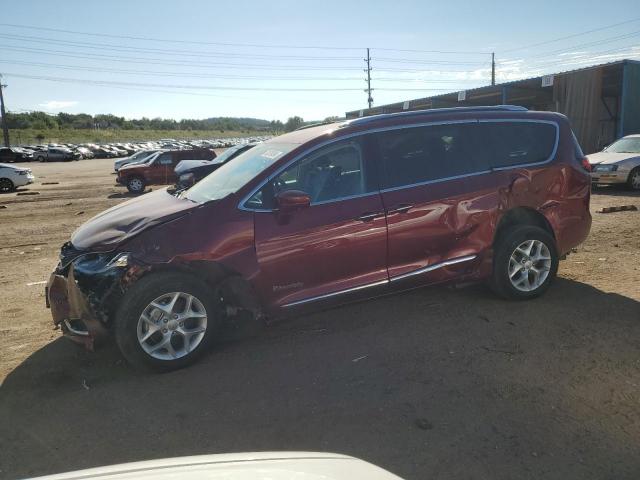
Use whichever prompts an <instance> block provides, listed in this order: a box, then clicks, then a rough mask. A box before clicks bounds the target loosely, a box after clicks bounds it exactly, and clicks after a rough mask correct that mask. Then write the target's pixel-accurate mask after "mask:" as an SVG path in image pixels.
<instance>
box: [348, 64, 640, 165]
mask: <svg viewBox="0 0 640 480" xmlns="http://www.w3.org/2000/svg"><path fill="white" fill-rule="evenodd" d="M500 104H510V105H521V106H523V107H526V108H528V109H530V110H547V111H554V112H560V113H563V114H565V115H566V116H567V117H568V118H569V120H570V121H571V124H572V126H573V130H574V132H575V133H576V136H577V137H578V140H579V141H580V145H582V148H583V150H584V151H585V153H592V152H595V151H598V150H601V149H602V148H603V147H604V146H606V145H608V144H610V143H611V142H613V141H614V140H615V139H617V138H620V137H622V136H624V135H629V134H631V133H640V61H635V60H620V61H617V62H612V63H607V64H603V65H596V66H593V67H588V68H582V69H580V70H572V71H568V72H562V73H556V74H553V75H544V76H542V77H534V78H528V79H525V80H517V81H513V82H507V83H501V84H498V85H490V86H487V87H480V88H474V89H470V90H463V91H460V92H452V93H445V94H443V95H435V96H433V97H426V98H418V99H415V100H407V101H405V102H399V103H392V104H389V105H382V106H379V107H374V108H370V109H364V110H355V111H352V112H347V113H346V117H347V119H349V118H357V117H361V116H368V115H376V114H380V113H394V112H402V111H405V110H423V109H430V108H444V107H466V106H477V105H500Z"/></svg>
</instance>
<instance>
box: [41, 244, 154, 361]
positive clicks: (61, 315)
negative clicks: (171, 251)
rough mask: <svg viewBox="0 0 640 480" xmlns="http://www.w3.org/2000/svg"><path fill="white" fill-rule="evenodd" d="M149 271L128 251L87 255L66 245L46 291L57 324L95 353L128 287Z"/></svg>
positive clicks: (69, 335) (48, 303) (65, 333)
mask: <svg viewBox="0 0 640 480" xmlns="http://www.w3.org/2000/svg"><path fill="white" fill-rule="evenodd" d="M145 270H146V266H145V265H143V264H142V263H141V262H138V261H136V260H135V259H134V258H133V257H132V255H131V254H129V253H127V252H118V251H111V252H87V251H83V250H79V249H76V248H75V247H74V246H73V245H72V244H71V243H70V242H67V243H65V244H64V245H63V247H62V250H61V253H60V262H59V263H58V266H57V267H56V269H55V271H54V272H53V273H52V274H51V277H50V278H49V282H48V283H47V286H46V288H45V297H46V302H47V307H48V308H50V309H51V314H52V316H53V323H54V325H56V326H57V327H59V328H60V329H61V330H62V332H63V334H64V335H65V336H67V337H69V338H70V339H72V340H74V341H75V342H77V343H80V344H82V345H84V346H85V347H86V348H87V349H89V350H93V346H94V342H95V341H96V339H99V338H101V337H103V336H105V334H106V333H107V331H108V326H109V324H110V320H111V318H113V315H114V313H115V308H116V306H117V305H118V304H119V303H120V299H121V298H122V296H123V294H124V292H125V291H126V289H127V287H128V286H129V285H130V284H131V283H132V282H133V281H135V280H136V279H137V278H138V277H139V276H140V275H142V274H143V273H144V271H145Z"/></svg>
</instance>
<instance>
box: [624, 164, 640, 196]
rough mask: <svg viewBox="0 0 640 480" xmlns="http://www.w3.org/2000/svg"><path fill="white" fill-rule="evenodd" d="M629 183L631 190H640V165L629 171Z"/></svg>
mask: <svg viewBox="0 0 640 480" xmlns="http://www.w3.org/2000/svg"><path fill="white" fill-rule="evenodd" d="M627 185H628V186H629V188H630V189H631V190H636V191H637V190H640V167H636V168H634V169H633V170H631V173H629V178H628V179H627Z"/></svg>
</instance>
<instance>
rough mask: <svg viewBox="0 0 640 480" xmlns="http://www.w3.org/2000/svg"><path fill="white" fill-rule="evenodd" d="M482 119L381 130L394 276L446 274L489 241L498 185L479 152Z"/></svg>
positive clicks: (458, 270)
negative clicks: (478, 141) (478, 132)
mask: <svg viewBox="0 0 640 480" xmlns="http://www.w3.org/2000/svg"><path fill="white" fill-rule="evenodd" d="M477 130H478V126H477V122H469V123H452V124H441V125H431V126H420V127H407V128H402V129H398V130H392V131H388V132H382V133H379V134H377V135H376V136H377V138H378V143H379V152H380V156H381V163H382V165H383V169H384V175H383V176H382V178H383V180H382V199H383V202H384V206H385V210H386V212H387V224H388V229H389V277H390V279H391V281H392V282H394V281H397V280H398V281H399V280H404V279H407V278H408V277H411V278H415V279H417V280H418V281H421V282H424V283H429V282H431V281H440V280H448V279H450V278H452V277H455V276H457V275H458V274H460V273H462V272H464V271H465V269H467V268H468V267H469V266H470V265H472V264H473V262H476V261H478V260H479V258H478V257H479V253H480V252H481V251H482V250H484V249H485V248H486V246H487V240H489V241H490V239H491V229H492V226H491V218H492V217H491V215H492V213H494V212H495V208H496V207H497V205H498V185H497V184H496V181H497V180H496V178H495V176H494V175H492V174H491V173H490V172H489V168H488V166H487V165H485V164H484V162H485V160H483V159H482V156H480V155H477V154H476V152H477V150H478V149H477V147H476V144H477V140H476V138H475V137H476V136H477Z"/></svg>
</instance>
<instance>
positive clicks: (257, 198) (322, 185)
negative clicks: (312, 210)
mask: <svg viewBox="0 0 640 480" xmlns="http://www.w3.org/2000/svg"><path fill="white" fill-rule="evenodd" d="M362 152H363V148H362V144H361V141H360V140H359V139H352V140H349V141H343V142H336V143H334V144H332V145H329V146H327V147H325V148H322V149H320V150H319V151H317V152H313V153H312V154H310V155H309V156H307V157H305V158H302V159H301V160H299V161H297V162H295V163H294V164H293V165H291V166H290V167H288V168H287V169H286V170H284V171H283V172H282V173H280V174H279V175H278V176H277V177H276V178H275V179H274V180H272V181H271V182H268V183H267V185H265V187H264V188H263V189H262V190H261V191H259V192H258V193H256V194H255V195H254V196H253V197H252V198H250V199H249V201H248V202H247V206H249V207H251V208H266V209H271V208H274V207H275V204H274V201H273V199H274V196H275V195H276V194H278V193H279V192H283V191H287V190H301V191H303V192H306V193H308V194H309V196H310V197H311V203H312V204H314V203H318V202H327V201H331V200H339V199H341V198H345V197H350V196H353V195H360V194H364V193H368V192H370V191H372V190H373V187H372V186H371V183H372V182H371V181H370V179H369V177H368V173H367V171H366V169H365V166H364V156H363V153H362Z"/></svg>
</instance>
